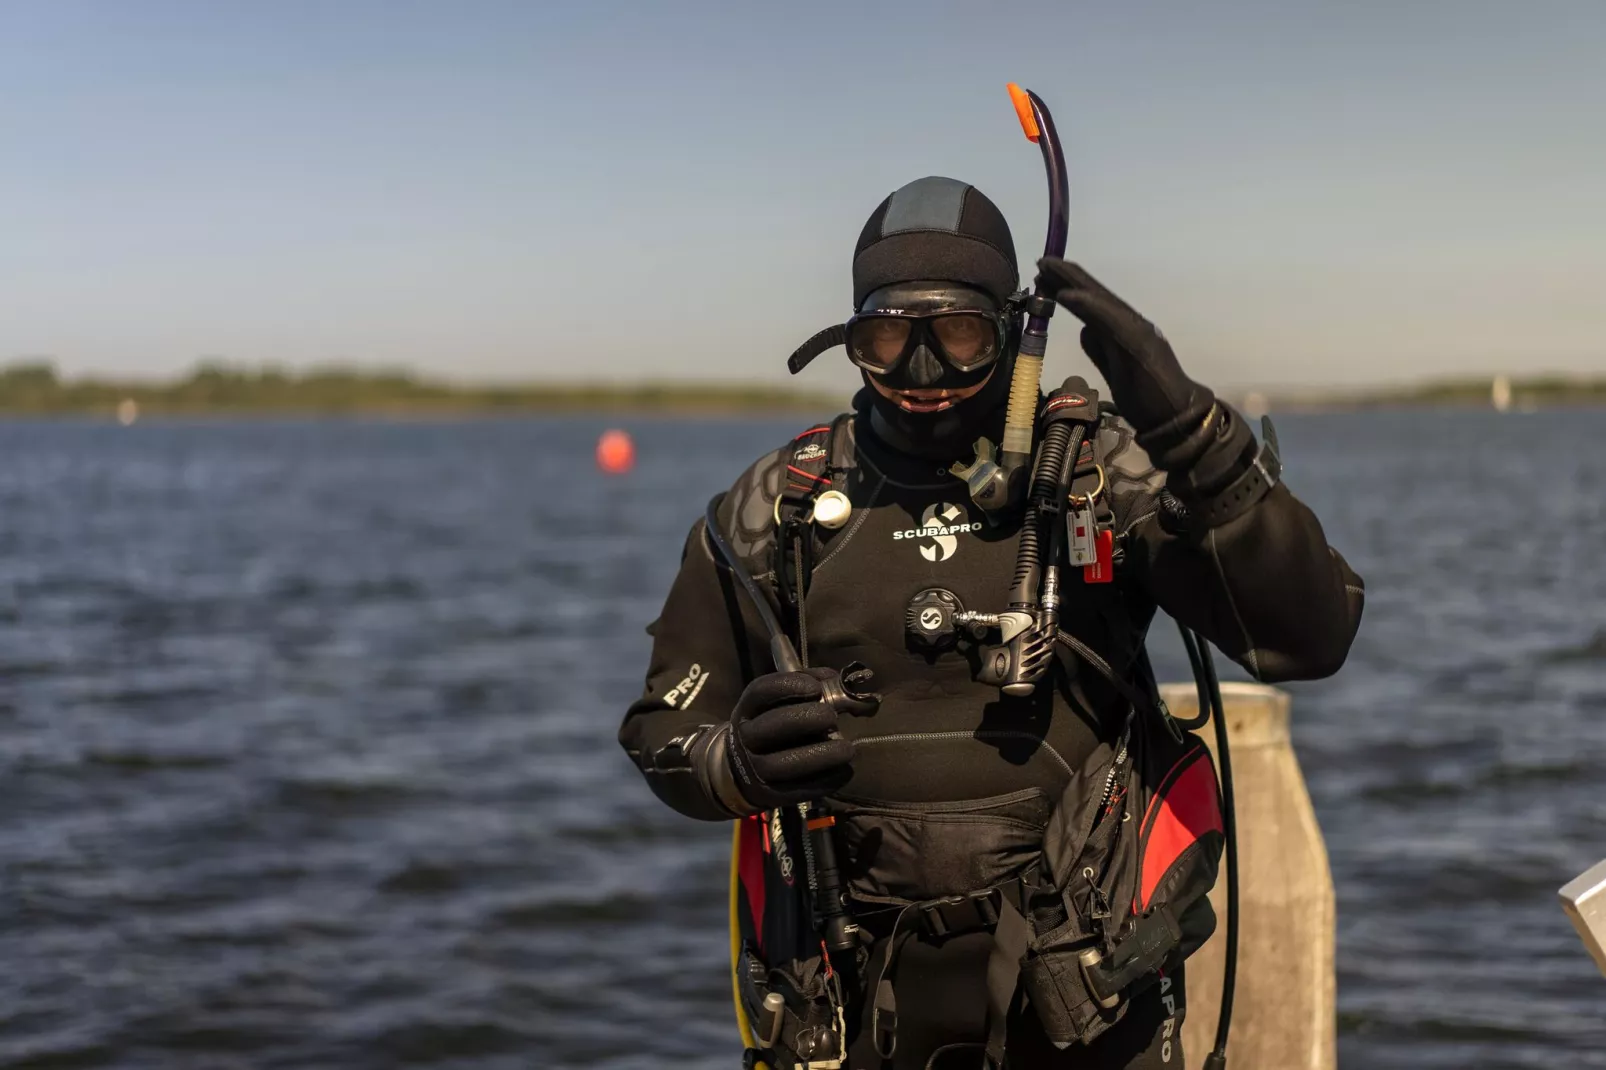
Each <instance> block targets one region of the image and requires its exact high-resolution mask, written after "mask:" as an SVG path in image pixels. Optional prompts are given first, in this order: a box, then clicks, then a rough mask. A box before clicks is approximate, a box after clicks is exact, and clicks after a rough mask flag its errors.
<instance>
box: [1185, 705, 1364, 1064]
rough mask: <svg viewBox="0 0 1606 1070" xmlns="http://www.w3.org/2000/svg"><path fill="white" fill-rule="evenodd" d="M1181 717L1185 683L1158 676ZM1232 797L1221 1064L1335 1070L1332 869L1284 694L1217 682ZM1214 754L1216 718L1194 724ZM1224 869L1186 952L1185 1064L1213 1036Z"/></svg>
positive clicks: (1197, 1057)
mask: <svg viewBox="0 0 1606 1070" xmlns="http://www.w3.org/2000/svg"><path fill="white" fill-rule="evenodd" d="M1161 690H1162V692H1163V693H1164V695H1165V700H1166V703H1167V704H1168V705H1169V706H1170V707H1171V710H1172V712H1173V713H1175V714H1176V715H1177V716H1178V717H1181V718H1190V717H1193V716H1194V715H1195V714H1196V713H1197V711H1198V705H1199V701H1198V693H1197V692H1196V691H1195V690H1194V687H1193V685H1192V684H1165V685H1163V686H1162V688H1161ZM1221 697H1222V701H1223V705H1224V706H1225V708H1226V711H1227V738H1228V740H1229V741H1230V742H1231V744H1232V771H1233V787H1234V790H1235V793H1236V795H1237V813H1238V858H1239V861H1240V864H1241V870H1240V873H1239V878H1238V902H1239V917H1240V919H1241V921H1240V929H1239V935H1238V984H1237V994H1236V996H1235V997H1234V1000H1233V1016H1232V1033H1231V1034H1230V1036H1229V1038H1228V1042H1227V1065H1228V1066H1230V1067H1241V1068H1253V1070H1261V1068H1271V1067H1275V1068H1276V1070H1334V1068H1335V1067H1336V1065H1337V1062H1338V1032H1337V1018H1336V1005H1335V1000H1336V991H1335V990H1336V984H1335V979H1334V967H1333V934H1334V911H1333V876H1332V872H1331V871H1330V870H1329V869H1328V865H1327V847H1326V845H1325V844H1324V843H1323V842H1322V830H1321V829H1320V828H1319V827H1318V826H1317V824H1316V812H1315V810H1314V809H1312V807H1311V803H1310V794H1309V792H1307V791H1306V790H1305V778H1304V776H1303V775H1301V773H1300V771H1299V762H1298V761H1297V760H1296V759H1295V757H1294V750H1293V746H1292V744H1291V742H1290V740H1289V735H1288V706H1289V702H1288V693H1287V692H1286V691H1280V690H1278V689H1277V688H1275V687H1267V686H1265V685H1263V684H1246V683H1224V684H1222V685H1221ZM1199 735H1200V737H1201V738H1203V739H1204V741H1205V742H1206V743H1207V744H1209V746H1210V750H1211V753H1212V754H1214V753H1215V744H1216V738H1215V727H1214V726H1213V725H1211V726H1207V727H1206V728H1205V729H1203V730H1202V731H1201V732H1200V733H1199ZM1225 877H1226V868H1225V865H1223V870H1222V878H1223V879H1222V880H1219V881H1217V882H1216V888H1215V891H1213V892H1212V893H1211V895H1210V900H1211V904H1212V905H1213V906H1214V907H1215V908H1216V935H1215V936H1213V937H1212V938H1211V939H1210V941H1209V942H1208V943H1207V944H1205V946H1204V947H1202V948H1200V949H1199V951H1198V952H1197V953H1196V954H1195V955H1194V956H1193V958H1191V959H1189V960H1188V980H1187V996H1188V1016H1187V1019H1186V1021H1185V1022H1184V1023H1183V1029H1182V1035H1183V1049H1184V1051H1185V1052H1186V1053H1187V1066H1188V1070H1197V1068H1198V1067H1200V1066H1202V1065H1203V1063H1204V1058H1205V1056H1206V1055H1208V1054H1209V1052H1210V1049H1211V1047H1212V1046H1213V1045H1214V1043H1215V1036H1216V1012H1217V1009H1218V1008H1219V1007H1220V1001H1221V980H1222V976H1221V971H1222V959H1223V956H1224V950H1223V949H1224V942H1225V941H1224V936H1223V934H1224V933H1225V931H1226V925H1227V901H1226V880H1225Z"/></svg>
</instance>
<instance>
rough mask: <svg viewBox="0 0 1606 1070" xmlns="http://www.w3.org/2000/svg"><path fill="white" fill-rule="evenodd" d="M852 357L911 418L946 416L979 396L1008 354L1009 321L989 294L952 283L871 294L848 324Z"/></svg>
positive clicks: (867, 377)
mask: <svg viewBox="0 0 1606 1070" xmlns="http://www.w3.org/2000/svg"><path fill="white" fill-rule="evenodd" d="M847 328H848V331H847V348H848V357H849V359H851V360H852V361H853V363H855V364H857V365H858V366H859V367H860V368H861V369H862V370H863V371H864V373H865V376H864V377H865V381H866V382H868V383H869V384H870V386H871V387H872V388H873V389H874V390H875V391H876V393H878V394H880V395H881V396H882V397H883V398H885V399H886V400H887V401H889V402H891V403H892V404H893V405H895V406H897V407H898V408H899V409H901V410H902V411H904V412H907V413H913V414H927V413H939V412H943V411H945V410H947V409H951V408H953V407H954V406H956V405H958V404H960V403H961V402H963V401H965V400H966V399H968V398H971V397H974V396H975V395H976V394H978V393H980V392H981V391H982V389H983V388H984V387H986V385H987V383H988V382H989V381H990V380H991V379H992V377H993V374H994V373H995V372H996V370H997V368H998V364H999V358H1000V357H1001V356H1002V355H1003V350H1004V346H1005V341H1006V333H1007V332H1006V326H1005V319H1004V317H1003V316H1002V314H1001V313H1000V311H999V308H998V304H997V302H995V301H994V300H993V299H992V298H991V297H990V296H989V295H987V294H986V293H983V292H982V291H980V290H975V289H972V288H971V287H968V286H960V285H956V284H953V283H945V282H913V283H899V284H896V285H893V286H886V287H883V288H881V289H879V290H877V291H875V292H874V293H872V294H870V295H869V296H868V297H867V298H866V299H865V301H864V304H863V305H862V306H861V307H860V309H859V312H858V314H857V315H855V316H854V317H853V319H851V320H849V321H848V325H847Z"/></svg>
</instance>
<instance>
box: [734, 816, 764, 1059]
mask: <svg viewBox="0 0 1606 1070" xmlns="http://www.w3.org/2000/svg"><path fill="white" fill-rule="evenodd" d="M732 825H733V828H734V831H733V832H732V833H731V894H730V915H731V999H732V1000H733V1001H734V1002H735V1004H736V1028H737V1030H739V1031H740V1032H741V1034H742V1047H744V1048H751V1047H753V1046H754V1044H753V1027H752V1025H751V1024H750V1023H749V1022H748V1020H747V1011H746V1010H745V1009H744V1008H743V1007H742V983H741V980H740V978H739V977H738V975H737V969H738V967H739V966H740V965H741V954H742V921H741V914H740V912H739V911H738V910H737V908H736V903H737V896H739V895H740V894H741V891H742V878H741V862H742V819H741V818H737V819H736V821H734V822H733V823H732ZM753 920H754V921H757V920H758V919H756V918H755V919H753ZM757 1066H758V1068H759V1070H769V1066H768V1064H766V1063H762V1062H761V1063H758V1064H757Z"/></svg>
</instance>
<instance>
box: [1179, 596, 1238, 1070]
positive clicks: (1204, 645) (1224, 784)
mask: <svg viewBox="0 0 1606 1070" xmlns="http://www.w3.org/2000/svg"><path fill="white" fill-rule="evenodd" d="M1177 627H1178V628H1179V629H1180V630H1181V632H1182V645H1183V647H1184V648H1186V650H1187V652H1188V661H1189V663H1190V664H1191V665H1192V667H1193V679H1194V685H1195V686H1196V687H1197V688H1198V689H1199V698H1200V713H1199V716H1198V717H1196V718H1194V719H1193V720H1194V721H1197V722H1199V723H1200V725H1201V726H1202V724H1203V721H1204V719H1205V718H1209V717H1213V718H1214V719H1215V722H1216V769H1217V773H1218V775H1219V776H1220V778H1221V831H1222V838H1223V839H1224V840H1225V841H1226V845H1225V846H1226V856H1227V935H1226V939H1227V947H1226V953H1225V955H1224V956H1223V963H1222V980H1221V1009H1220V1011H1219V1012H1218V1013H1217V1015H1216V1043H1215V1047H1214V1049H1213V1050H1212V1051H1211V1052H1210V1054H1209V1055H1207V1056H1205V1061H1204V1070H1224V1068H1225V1067H1226V1065H1227V1035H1228V1033H1229V1032H1231V1030H1232V1000H1233V994H1234V991H1235V990H1236V988H1237V983H1238V819H1237V812H1236V809H1235V808H1234V805H1233V794H1232V750H1231V746H1230V745H1229V744H1228V742H1227V713H1226V710H1225V708H1224V704H1223V702H1222V700H1221V681H1220V680H1219V679H1218V678H1217V676H1216V663H1215V658H1214V657H1213V656H1212V655H1211V653H1210V644H1209V641H1208V640H1206V639H1205V637H1204V636H1202V635H1198V634H1196V633H1194V632H1193V631H1191V630H1190V629H1188V628H1186V627H1183V626H1182V625H1180V624H1179V625H1178V626H1177ZM1179 723H1182V722H1179ZM1190 730H1191V729H1190Z"/></svg>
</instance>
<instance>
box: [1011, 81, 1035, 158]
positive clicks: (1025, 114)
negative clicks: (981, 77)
mask: <svg viewBox="0 0 1606 1070" xmlns="http://www.w3.org/2000/svg"><path fill="white" fill-rule="evenodd" d="M1009 99H1010V101H1011V102H1012V103H1013V104H1014V105H1015V115H1016V116H1017V117H1018V118H1019V119H1020V128H1021V130H1022V131H1023V132H1024V133H1025V134H1026V140H1027V141H1030V142H1032V143H1033V144H1035V143H1036V142H1037V136H1038V130H1037V115H1036V114H1035V113H1034V112H1033V111H1032V98H1031V96H1030V95H1028V94H1027V92H1026V90H1024V89H1022V88H1021V87H1020V86H1018V85H1016V84H1015V83H1014V82H1010V83H1009Z"/></svg>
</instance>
